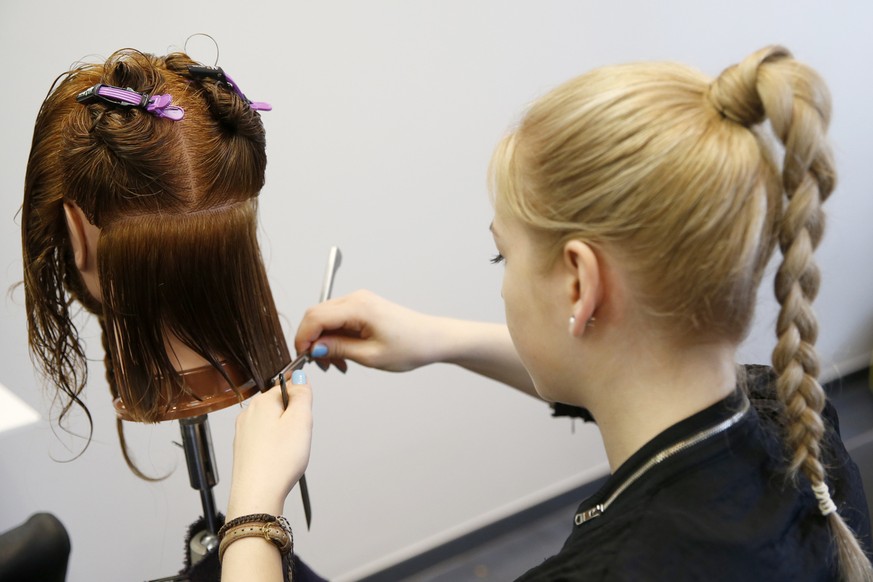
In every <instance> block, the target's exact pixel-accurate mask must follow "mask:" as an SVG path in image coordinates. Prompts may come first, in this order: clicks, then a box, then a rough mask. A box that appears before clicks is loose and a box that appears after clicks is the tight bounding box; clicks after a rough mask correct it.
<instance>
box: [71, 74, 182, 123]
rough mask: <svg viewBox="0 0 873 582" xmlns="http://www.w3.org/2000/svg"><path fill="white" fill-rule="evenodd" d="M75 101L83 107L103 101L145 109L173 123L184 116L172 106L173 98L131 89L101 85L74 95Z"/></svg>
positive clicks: (178, 109)
mask: <svg viewBox="0 0 873 582" xmlns="http://www.w3.org/2000/svg"><path fill="white" fill-rule="evenodd" d="M76 101H78V102H79V103H82V104H85V105H87V104H89V103H93V102H95V101H103V102H104V103H109V104H110V105H120V106H122V107H138V108H140V109H145V110H146V111H148V112H149V113H151V114H152V115H154V116H155V117H166V118H167V119H171V120H173V121H179V120H180V119H182V118H183V117H184V116H185V110H184V109H182V108H181V107H178V106H176V105H173V104H172V103H173V98H172V97H170V96H169V95H167V94H163V95H149V94H148V93H140V92H139V91H134V90H133V89H122V88H121V87H115V86H113V85H104V84H103V83H97V84H96V85H94V86H93V87H88V88H87V89H85V90H84V91H82V92H81V93H79V94H78V95H76Z"/></svg>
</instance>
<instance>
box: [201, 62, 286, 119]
mask: <svg viewBox="0 0 873 582" xmlns="http://www.w3.org/2000/svg"><path fill="white" fill-rule="evenodd" d="M188 72H189V73H190V74H191V75H193V76H195V77H211V78H213V79H216V80H218V82H219V83H224V84H225V85H227V86H228V87H230V88H231V90H232V91H233V92H234V93H236V94H237V95H239V97H240V99H242V100H243V101H245V102H246V103H248V104H249V107H251V108H252V109H254V110H255V111H272V110H273V106H272V105H270V104H269V103H264V102H263V101H252V100H251V99H249V98H248V97H246V96H245V93H243V92H242V89H240V88H239V85H237V83H236V81H234V80H233V79H231V78H230V75H228V74H227V73H225V72H224V69H222V68H221V67H210V66H208V65H188Z"/></svg>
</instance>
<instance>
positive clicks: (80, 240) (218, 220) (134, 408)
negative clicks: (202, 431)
mask: <svg viewBox="0 0 873 582" xmlns="http://www.w3.org/2000/svg"><path fill="white" fill-rule="evenodd" d="M192 64H196V63H194V62H193V61H191V60H190V59H189V58H188V57H187V56H186V55H183V54H179V53H176V54H171V55H167V56H166V57H154V56H151V55H144V54H141V53H138V52H134V51H122V52H119V53H116V54H114V55H113V56H112V57H110V58H109V60H108V61H106V63H101V64H94V65H83V66H81V67H79V68H78V69H76V70H74V71H72V72H70V73H69V74H67V75H66V77H64V78H63V80H61V81H60V83H58V84H57V86H56V87H55V88H54V90H53V91H52V92H51V94H50V95H49V96H48V98H47V99H46V101H45V102H44V103H43V106H42V108H41V110H40V113H39V116H38V118H37V122H36V127H35V130H34V139H33V145H32V149H31V153H30V159H29V161H28V169H27V178H26V183H25V196H24V204H23V209H22V218H23V221H22V235H23V237H22V238H23V243H24V245H23V246H24V265H25V274H24V280H25V291H26V297H27V309H28V323H29V334H30V344H31V349H32V351H33V353H34V354H35V356H36V357H37V360H38V361H39V363H41V364H42V367H43V369H44V371H45V372H46V374H47V375H48V376H49V377H50V378H51V379H52V380H53V381H54V383H55V384H56V385H57V386H58V388H59V390H61V391H63V392H65V393H66V394H67V395H68V396H69V397H70V399H71V400H72V401H76V400H77V398H78V394H79V392H80V391H81V389H82V387H83V386H84V382H85V359H84V350H83V348H82V346H81V342H80V340H79V337H78V334H77V331H76V328H75V326H74V325H73V322H72V321H71V316H70V299H76V300H78V301H79V302H81V303H82V304H83V305H84V306H85V307H86V308H87V309H88V310H89V311H91V312H92V313H94V314H95V315H97V316H98V318H99V319H100V323H101V325H102V328H103V334H104V338H103V339H104V348H105V350H106V367H107V377H108V380H109V384H110V388H111V390H112V392H113V395H115V396H120V397H121V400H122V401H123V402H124V405H125V408H126V410H127V413H128V415H129V418H131V419H132V420H137V421H144V422H154V421H158V420H161V419H163V418H165V415H166V413H167V411H168V410H169V409H170V408H172V407H173V406H174V405H175V404H176V403H177V402H178V400H179V399H180V398H184V397H185V396H184V395H185V393H186V392H188V389H187V387H186V385H185V382H184V381H183V379H182V377H181V376H180V374H179V368H180V367H182V368H184V367H185V366H184V365H181V366H180V364H181V362H182V361H188V360H187V358H186V357H185V354H183V353H180V352H182V351H188V352H190V353H193V354H196V356H197V358H199V359H200V361H205V362H208V363H209V364H210V365H211V366H213V367H214V368H216V369H222V368H221V366H220V363H221V362H226V363H227V364H229V365H231V366H233V367H234V368H236V369H238V370H239V371H240V373H241V375H242V376H243V377H244V378H245V379H251V380H253V381H254V384H255V385H256V386H258V387H262V386H264V385H265V384H266V383H267V382H268V380H269V378H271V377H272V376H273V375H274V374H275V373H276V372H277V371H278V370H279V369H281V368H282V366H283V365H284V364H286V363H287V361H288V359H289V353H288V349H287V347H286V344H285V341H284V338H283V335H282V332H281V327H280V325H279V322H278V317H277V314H276V310H275V307H274V304H273V300H272V295H271V293H270V289H269V285H268V282H267V278H266V274H265V270H264V266H263V261H262V259H261V256H260V250H259V246H258V242H257V236H256V220H257V196H258V193H259V192H260V189H261V188H262V187H263V183H264V170H265V167H266V154H265V137H264V128H263V125H262V123H261V120H260V116H259V114H258V113H257V112H256V111H254V110H252V109H251V108H250V107H249V106H248V104H247V102H246V101H244V100H243V99H242V98H241V97H240V96H239V95H238V94H237V93H235V92H234V91H232V90H231V89H229V88H228V87H226V86H224V85H222V84H221V83H219V82H217V81H216V80H215V79H210V78H197V77H194V76H192V75H191V74H189V71H188V65H192ZM97 83H104V84H107V85H113V86H116V87H130V88H132V89H133V90H135V91H138V92H142V93H148V94H168V95H170V96H171V97H172V100H173V105H176V106H179V107H181V108H183V109H184V118H182V119H181V120H178V121H173V120H170V119H167V118H161V117H157V116H155V115H152V114H151V113H149V112H147V111H145V110H143V109H139V108H131V107H119V106H115V105H112V104H107V103H104V102H99V101H98V102H93V103H89V104H82V103H79V102H77V100H76V96H77V95H78V94H79V93H80V92H81V91H84V90H85V89H88V88H89V87H91V86H93V85H95V84H97ZM168 347H170V350H169V353H168V349H167V348H168ZM225 380H226V382H227V383H228V384H233V383H235V381H234V380H233V379H231V378H230V377H229V376H228V375H227V374H225ZM68 407H69V406H67V408H68Z"/></svg>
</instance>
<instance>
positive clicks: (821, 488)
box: [812, 483, 837, 517]
mask: <svg viewBox="0 0 873 582" xmlns="http://www.w3.org/2000/svg"><path fill="white" fill-rule="evenodd" d="M812 492H813V493H815V498H816V499H818V510H819V511H821V514H822V515H824V516H825V517H827V516H828V515H830V514H832V513H835V512H836V511H837V506H836V504H835V503H834V500H833V499H831V494H830V492H829V491H828V486H827V485H825V484H824V483H814V484H813V485H812Z"/></svg>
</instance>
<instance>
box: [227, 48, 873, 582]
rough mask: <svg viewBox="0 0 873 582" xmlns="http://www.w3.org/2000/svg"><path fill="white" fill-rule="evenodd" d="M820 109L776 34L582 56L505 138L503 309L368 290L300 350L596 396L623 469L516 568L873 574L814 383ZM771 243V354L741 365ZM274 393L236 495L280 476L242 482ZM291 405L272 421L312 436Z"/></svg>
mask: <svg viewBox="0 0 873 582" xmlns="http://www.w3.org/2000/svg"><path fill="white" fill-rule="evenodd" d="M829 116H830V101H829V96H828V91H827V88H826V87H825V85H824V83H823V82H822V80H821V79H820V77H819V76H818V75H817V74H816V73H815V72H814V71H813V70H811V69H810V68H808V67H807V66H805V65H803V64H802V63H799V62H798V61H796V60H794V59H793V58H792V56H791V54H790V53H789V52H788V51H787V50H785V49H784V48H781V47H769V48H765V49H763V50H760V51H758V52H756V53H754V54H752V55H751V56H749V57H748V58H746V59H745V60H743V61H742V62H741V63H740V64H738V65H736V66H733V67H730V68H728V69H727V70H725V71H724V72H723V73H722V74H721V75H720V76H719V77H718V78H717V79H715V80H711V79H709V78H707V77H705V76H704V75H702V74H701V73H699V72H697V71H694V70H692V69H690V68H687V67H684V66H680V65H677V64H671V63H645V64H632V65H624V66H617V67H609V68H604V69H599V70H595V71H592V72H589V73H587V74H585V75H583V76H581V77H579V78H577V79H573V80H571V81H569V82H567V83H566V84H564V85H562V86H560V87H558V88H557V89H555V90H553V91H552V92H551V93H549V94H547V95H546V96H544V97H543V98H541V99H540V100H538V101H537V102H536V103H534V104H533V106H532V107H531V108H530V110H529V111H528V112H527V114H526V115H525V116H524V118H523V120H522V121H521V123H520V124H519V125H518V127H517V128H515V129H514V130H513V131H512V132H511V133H509V135H507V136H506V138H505V139H504V140H503V141H502V142H501V143H500V144H499V146H498V147H497V150H496V153H495V155H494V159H493V162H492V169H491V178H492V190H493V197H494V221H493V224H492V232H493V234H494V241H495V244H496V246H497V249H498V256H497V257H495V260H496V261H502V262H504V263H505V273H504V280H503V293H502V295H503V299H504V303H505V307H506V321H507V325H506V327H505V328H504V327H502V326H496V325H489V324H480V323H473V322H464V321H457V320H449V319H442V318H436V317H431V316H427V315H423V314H418V313H415V312H412V311H409V310H407V309H405V308H402V307H400V306H397V305H394V304H392V303H389V302H387V301H385V300H384V299H381V298H379V297H376V296H374V295H372V294H370V293H368V292H359V293H355V294H352V295H350V296H347V297H343V298H339V299H336V300H333V301H330V302H327V303H325V304H321V305H318V306H316V307H313V308H312V309H310V310H309V311H308V312H307V314H306V316H305V317H304V319H303V321H302V323H301V325H300V328H299V330H298V333H297V338H296V348H297V350H298V351H306V350H311V351H312V353H313V354H315V355H317V356H319V357H321V358H322V362H323V363H326V362H330V361H332V362H333V363H340V362H341V361H343V360H346V359H350V360H353V361H356V362H359V363H361V364H364V365H367V366H373V367H377V368H381V369H386V370H395V371H396V370H406V369H412V368H416V367H418V366H422V365H425V364H428V363H432V362H452V363H456V364H460V365H462V366H464V367H467V368H469V369H471V370H473V371H475V372H478V373H481V374H484V375H487V376H489V377H492V378H496V379H498V380H502V381H503V382H505V383H507V384H509V385H512V386H514V387H516V388H519V389H521V390H524V391H526V392H529V393H531V394H534V395H537V396H539V397H541V398H542V399H544V400H546V401H549V402H553V403H561V404H563V405H569V410H571V411H575V412H576V413H577V414H580V415H583V414H585V413H586V411H587V413H590V415H591V416H593V418H594V419H595V421H596V422H597V425H598V427H599V428H600V431H601V433H602V435H603V440H604V444H605V447H606V452H607V456H608V459H609V464H610V469H611V476H610V477H609V479H608V480H607V482H606V484H605V485H604V486H603V488H602V489H601V490H600V491H598V492H597V493H596V494H595V495H593V496H592V497H591V498H589V499H587V500H585V501H583V502H582V503H581V505H580V506H579V509H578V511H577V513H576V514H575V516H568V521H569V519H572V520H573V526H572V527H573V529H572V533H571V534H570V537H569V538H568V540H567V542H566V544H565V545H564V547H563V548H562V549H561V551H560V552H559V553H558V554H557V555H556V556H554V557H552V558H550V559H548V560H546V561H545V562H543V563H541V564H539V565H536V564H532V565H531V566H532V569H531V570H530V571H529V572H527V573H526V574H524V575H523V576H522V577H521V578H520V579H521V580H652V579H660V580H675V579H719V580H834V579H843V580H852V581H856V580H864V581H869V580H873V575H871V564H870V561H869V559H868V558H867V556H866V555H865V553H864V552H865V550H867V551H869V549H870V522H869V513H868V511H867V507H866V502H865V499H864V495H863V490H862V485H861V482H860V477H859V474H858V471H857V467H856V466H855V465H854V463H853V462H852V461H851V460H850V459H849V457H848V455H847V453H846V451H845V448H844V447H843V445H842V443H841V441H840V438H839V434H838V432H837V428H836V427H837V426H838V425H837V419H836V414H835V412H834V410H833V408H832V407H830V405H828V404H827V402H826V399H825V394H824V392H823V390H822V388H821V386H820V385H819V383H818V381H817V377H818V373H819V370H818V358H817V355H816V352H815V347H814V343H815V339H816V331H817V330H816V320H815V316H814V314H813V312H812V309H811V303H812V301H813V299H814V298H815V295H816V293H817V289H818V285H819V274H818V269H817V268H816V265H815V263H814V261H813V251H814V250H815V248H816V246H817V245H818V243H819V241H820V239H821V236H822V228H823V215H822V210H821V204H822V202H823V201H824V200H825V199H826V198H827V197H828V196H829V195H830V194H831V192H832V190H833V189H834V184H835V173H834V167H833V160H832V158H831V154H830V150H829V148H828V145H827V143H826V139H825V133H826V129H827V125H828V121H829ZM766 122H769V124H770V126H771V127H772V130H773V133H774V134H775V136H776V138H777V139H778V141H779V142H781V144H782V146H783V148H784V153H780V151H781V150H777V148H775V147H771V145H770V142H769V141H768V140H767V139H766V137H765V136H764V134H763V133H762V126H763V124H765V123H766ZM780 155H781V157H782V161H781V163H779V162H777V161H776V160H777V157H779V156H780ZM777 244H778V245H779V247H780V250H781V254H782V263H781V265H780V267H779V270H778V273H777V275H776V282H775V283H776V295H777V298H778V300H779V302H780V304H781V311H780V314H779V319H778V322H777V329H776V332H777V336H778V343H777V347H776V349H775V350H774V352H773V367H772V369H771V368H769V367H762V366H757V367H754V366H738V365H737V363H736V362H735V354H736V350H737V346H738V344H739V343H740V342H741V341H742V339H743V337H744V336H745V335H746V333H747V331H748V327H749V324H750V322H751V320H752V316H753V311H754V303H755V297H756V291H757V288H758V285H759V284H760V282H761V279H762V277H763V273H764V267H765V265H766V264H767V263H768V261H769V259H770V257H771V255H772V254H773V251H774V248H775V246H776V245H777ZM628 354H633V357H632V358H628V357H627V355H628ZM304 394H307V395H305V396H301V397H300V399H299V400H298V404H300V407H299V408H298V409H297V411H298V412H300V411H301V410H303V417H304V419H308V393H304ZM257 398H258V399H265V400H266V399H267V398H270V396H269V394H266V395H261V396H258V397H257ZM273 400H275V398H273ZM292 408H293V405H292ZM583 409H585V410H583ZM279 412H281V411H279V410H278V407H276V406H275V403H274V406H272V410H271V411H266V410H265V408H264V407H261V408H260V409H254V408H250V409H249V410H248V411H246V412H244V413H243V417H242V418H241V422H240V424H239V432H238V434H237V448H236V457H235V462H236V463H240V464H242V463H245V466H246V470H247V471H251V472H250V473H249V475H248V476H247V477H246V481H243V480H242V479H237V474H236V473H235V475H234V482H233V485H232V498H234V499H238V500H246V502H247V508H252V507H253V506H257V504H258V503H259V502H261V500H263V502H265V503H273V506H275V502H274V501H271V500H272V499H275V498H282V497H283V496H284V494H285V493H287V489H282V488H281V487H280V485H279V484H276V490H275V491H271V493H270V494H268V495H265V494H263V493H259V492H258V491H257V490H255V489H254V488H253V487H251V486H247V485H246V483H247V482H252V481H254V479H253V475H257V474H260V475H263V478H262V479H259V480H258V481H259V482H262V481H268V480H269V479H270V478H275V474H274V471H275V469H276V465H275V463H270V462H269V456H266V455H265V454H264V451H263V450H262V449H261V448H260V446H261V445H262V444H263V442H264V441H263V440H262V439H258V441H257V443H258V446H257V447H256V446H254V445H253V444H251V443H252V441H251V440H250V439H251V438H252V437H251V435H252V430H253V429H252V428H250V426H251V425H252V424H253V418H255V417H254V415H261V417H262V418H261V420H263V421H265V422H266V421H267V420H268V419H271V418H274V417H275V418H278V413H279ZM250 413H251V415H252V417H251V418H247V415H249V414H250ZM286 414H287V413H286ZM289 419H290V417H286V421H285V425H284V427H285V428H284V429H283V428H281V427H282V426H283V425H282V424H281V423H280V422H279V421H278V420H277V421H276V422H277V428H276V430H277V431H278V430H287V431H292V430H297V431H301V430H303V431H304V432H305V428H306V426H307V425H306V424H305V423H301V422H299V421H298V422H292V421H291V420H289ZM272 442H274V443H285V442H287V441H286V440H285V439H284V438H273V439H272ZM283 446H284V445H283ZM277 454H278V453H277ZM257 455H261V456H263V457H264V461H263V463H262V464H263V465H264V466H263V467H262V468H260V469H259V468H256V467H255V463H254V461H252V459H254V458H256V456H257ZM305 462H306V457H305V455H298V456H297V457H296V460H295V461H293V462H290V463H289V465H288V466H287V467H286V471H287V472H288V475H289V477H290V480H293V477H294V476H295V475H297V474H299V472H300V471H301V470H302V467H303V466H305ZM240 474H241V473H240ZM288 482H289V481H288V480H285V481H283V483H282V485H283V486H287V484H288ZM292 484H293V483H292ZM260 486H262V483H261V484H260ZM262 549H263V548H262ZM240 550H241V552H240V553H239V554H237V556H236V558H241V557H242V556H244V553H243V552H242V548H240Z"/></svg>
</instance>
